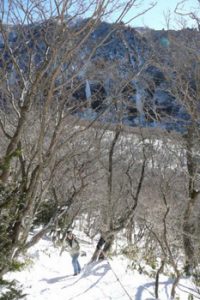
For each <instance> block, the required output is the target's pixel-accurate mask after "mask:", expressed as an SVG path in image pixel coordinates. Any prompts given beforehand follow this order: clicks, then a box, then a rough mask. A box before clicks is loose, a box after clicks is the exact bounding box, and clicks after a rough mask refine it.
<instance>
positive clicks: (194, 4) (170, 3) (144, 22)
mask: <svg viewBox="0 0 200 300" xmlns="http://www.w3.org/2000/svg"><path fill="white" fill-rule="evenodd" d="M21 1H22V2H24V3H26V1H27V0H21ZM84 1H85V2H87V0H84ZM116 1H117V0H116ZM119 1H120V0H119ZM126 1H127V3H128V0H126ZM126 1H124V3H126ZM181 1H183V0H137V1H136V3H141V6H140V7H139V8H138V9H136V8H132V9H131V10H130V12H129V14H128V15H127V18H125V19H124V21H127V20H128V19H131V18H132V17H133V16H135V15H136V14H137V13H140V12H141V11H143V10H145V9H146V8H147V7H148V6H149V4H150V3H151V2H157V4H156V6H155V7H154V8H153V9H151V10H150V11H148V12H147V13H145V14H144V15H142V16H140V17H138V18H137V19H135V20H134V21H132V22H131V23H130V25H132V26H134V27H136V26H142V27H144V26H147V27H150V28H153V29H162V28H166V23H165V18H164V12H167V11H168V10H170V11H171V13H172V18H171V23H170V28H173V29H178V26H177V23H176V22H175V19H174V18H175V15H174V9H175V7H176V5H177V3H179V2H181ZM3 3H4V8H7V6H8V0H0V10H1V5H2V4H3ZM45 3H50V0H49V1H48V0H45ZM197 8H198V10H199V13H200V4H198V0H184V7H183V9H184V11H185V12H189V11H197ZM86 14H87V13H86ZM117 15H118V14H117V13H114V14H113V20H112V18H110V17H109V18H108V19H107V21H108V22H112V21H114V19H116V16H117ZM187 26H188V27H191V26H192V23H191V22H188V24H187Z"/></svg>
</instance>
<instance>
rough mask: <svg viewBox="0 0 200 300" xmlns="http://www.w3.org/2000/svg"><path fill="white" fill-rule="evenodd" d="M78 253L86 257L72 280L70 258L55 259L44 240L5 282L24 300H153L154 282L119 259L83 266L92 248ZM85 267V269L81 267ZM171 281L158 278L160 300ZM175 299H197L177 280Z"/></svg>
mask: <svg viewBox="0 0 200 300" xmlns="http://www.w3.org/2000/svg"><path fill="white" fill-rule="evenodd" d="M82 250H84V251H86V252H87V256H82V257H80V258H79V262H80V264H81V266H82V268H83V270H82V271H81V273H80V274H79V275H78V276H73V275H72V274H73V268H72V264H71V257H70V256H69V254H68V253H67V252H64V253H63V254H62V256H60V255H59V252H60V249H59V248H55V247H54V246H53V244H52V242H51V241H49V240H48V239H47V238H46V239H43V240H41V241H40V242H39V243H38V244H37V245H35V246H34V247H32V248H31V249H30V250H29V253H28V255H27V260H28V261H29V262H31V263H29V264H28V266H27V267H26V268H25V269H24V270H23V271H21V272H15V273H8V274H6V276H5V279H8V280H12V279H16V280H17V281H18V282H19V283H20V285H22V286H23V292H24V293H25V294H26V295H27V296H26V297H25V300H55V299H58V300H130V299H132V300H155V297H154V285H155V280H154V279H153V278H149V277H148V276H145V275H144V274H139V273H138V272H134V273H133V271H131V270H127V261H126V260H125V259H121V260H120V258H119V257H117V258H114V259H113V260H112V261H111V260H109V262H108V261H107V260H104V261H101V262H98V263H93V264H89V265H87V263H88V261H89V259H90V258H91V256H92V252H93V250H94V245H91V244H85V245H83V246H82ZM84 265H85V267H84ZM171 284H172V280H169V279H168V278H166V277H164V276H162V277H161V280H160V285H159V295H160V300H168V299H170V291H171ZM177 292H178V294H179V297H180V298H179V299H181V300H188V293H189V292H192V294H193V295H195V296H196V297H194V298H193V299H194V300H196V299H200V296H199V293H197V290H196V289H195V287H194V285H193V284H192V282H191V281H190V280H188V279H181V282H180V284H179V287H178V289H177Z"/></svg>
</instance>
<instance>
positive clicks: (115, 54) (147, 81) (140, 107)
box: [0, 19, 200, 132]
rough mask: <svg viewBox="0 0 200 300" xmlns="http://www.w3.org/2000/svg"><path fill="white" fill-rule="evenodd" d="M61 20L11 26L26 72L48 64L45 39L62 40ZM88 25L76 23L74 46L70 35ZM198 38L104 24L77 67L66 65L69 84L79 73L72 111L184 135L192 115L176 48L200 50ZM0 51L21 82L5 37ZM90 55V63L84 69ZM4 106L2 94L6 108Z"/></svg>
mask: <svg viewBox="0 0 200 300" xmlns="http://www.w3.org/2000/svg"><path fill="white" fill-rule="evenodd" d="M56 22H57V21H56V19H52V20H47V21H46V22H44V23H40V24H33V25H31V26H24V27H23V28H19V27H18V26H7V29H6V30H7V34H8V44H9V45H10V47H11V48H12V51H13V53H14V55H15V57H16V58H17V60H18V63H19V66H20V68H21V69H23V70H24V73H26V72H29V67H30V60H31V63H33V64H34V66H35V68H36V69H37V68H38V67H39V66H40V65H41V64H42V63H43V62H44V60H45V55H46V51H47V44H48V43H46V42H45V41H46V40H47V41H48V40H49V41H50V40H51V39H53V40H56V26H58V25H57V23H56ZM86 22H89V20H87V19H86V20H79V21H78V22H76V23H73V24H70V29H69V30H68V31H67V32H66V36H65V38H66V40H69V42H70V36H71V35H70V32H73V31H74V32H76V31H79V30H81V28H82V27H83V25H84V24H85V23H86ZM68 26H69V24H68ZM197 40H200V39H199V32H198V31H195V30H190V29H185V30H181V31H165V30H161V31H155V30H150V29H143V28H136V29H134V28H131V27H129V26H128V27H127V26H124V25H123V24H121V25H120V26H118V27H116V26H115V25H114V24H109V23H106V22H101V23H100V24H99V25H98V26H97V28H96V29H95V30H94V31H92V32H91V33H90V35H89V38H88V39H87V40H86V42H85V43H83V45H82V46H81V49H80V50H79V51H78V52H77V55H76V61H73V64H72V65H71V69H70V70H69V69H67V65H66V70H64V72H65V74H66V80H68V79H69V78H70V76H72V74H73V73H74V72H75V71H74V70H76V71H77V76H76V78H75V80H74V84H75V85H76V86H75V88H74V89H73V91H72V93H71V100H70V104H68V108H69V109H71V113H72V114H76V115H78V116H79V117H81V118H84V119H90V120H91V119H95V118H96V117H98V119H99V121H102V122H105V121H106V122H113V123H118V122H121V123H123V124H125V125H128V126H134V127H135V126H142V127H160V128H164V129H167V130H177V131H181V132H184V131H185V126H187V124H188V122H189V120H190V116H189V114H188V112H187V110H186V108H185V107H184V106H183V105H182V104H181V102H180V99H179V98H178V96H177V95H176V94H175V93H173V86H172V82H173V80H176V74H175V71H174V67H173V59H172V56H173V53H174V51H176V45H177V47H178V46H179V47H181V43H182V42H183V41H184V42H185V41H186V42H187V43H189V44H192V45H193V49H196V48H195V47H196V45H197V44H198V43H197V44H195V43H193V41H195V42H196V41H197ZM171 41H173V45H172V43H171ZM94 49H95V51H94ZM0 50H1V54H0V68H1V69H5V67H6V68H7V70H8V72H9V73H10V81H13V84H16V76H17V75H16V74H15V72H14V71H13V64H12V62H11V60H10V54H9V51H8V49H7V46H6V45H5V43H4V41H3V36H2V34H0ZM180 50H181V48H180ZM62 51H63V50H62ZM60 55H62V53H60ZM90 56H91V59H90V60H88V64H86V65H85V66H84V67H83V68H81V64H82V65H83V61H86V60H87V59H88V58H89V57H90ZM30 57H31V58H30ZM57 61H58V63H59V58H58V59H57ZM72 69H73V70H72ZM78 70H80V71H78ZM11 74H12V75H11ZM194 80H195V79H194V78H191V79H190V84H191V86H192V85H193V88H194V90H195V82H194ZM70 88H71V86H69V87H68V89H70ZM4 102H6V101H5V99H4V97H3V96H1V107H3V106H5V105H4V104H5V103H4ZM3 103H4V104H3Z"/></svg>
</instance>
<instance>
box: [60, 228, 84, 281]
mask: <svg viewBox="0 0 200 300" xmlns="http://www.w3.org/2000/svg"><path fill="white" fill-rule="evenodd" d="M64 249H66V250H67V251H69V254H70V255H71V257H72V266H73V268H74V276H76V275H78V274H79V273H80V272H81V267H80V264H79V261H78V257H79V254H80V251H79V250H80V245H79V242H78V241H77V239H76V236H75V235H74V234H73V233H72V231H71V230H68V231H67V235H66V238H65V239H64V244H63V247H62V249H61V254H62V252H63V250H64Z"/></svg>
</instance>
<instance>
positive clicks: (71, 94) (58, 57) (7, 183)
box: [0, 0, 136, 275]
mask: <svg viewBox="0 0 200 300" xmlns="http://www.w3.org/2000/svg"><path fill="white" fill-rule="evenodd" d="M135 4H136V1H134V0H132V1H129V2H128V3H125V4H124V3H123V2H121V1H120V2H118V1H113V0H108V1H84V0H83V1H78V2H77V3H76V4H75V5H74V3H73V2H71V1H65V0H64V1H61V2H58V1H43V2H42V3H39V2H35V1H29V2H24V1H15V0H12V1H9V3H8V5H6V6H5V5H4V2H1V4H0V44H1V54H0V74H1V78H2V79H3V80H2V81H1V83H0V100H1V103H0V105H1V110H0V128H1V132H0V134H1V141H2V143H1V158H0V170H1V172H0V181H1V203H0V206H1V219H2V220H4V222H3V225H2V229H1V231H2V234H3V235H2V234H1V235H2V236H4V237H3V238H2V240H1V249H3V248H4V249H5V251H6V257H7V261H8V262H9V263H6V264H4V263H2V264H1V272H0V274H1V275H2V274H3V273H4V272H5V271H6V270H7V269H8V268H9V266H8V265H10V263H11V262H12V259H14V257H15V256H16V255H17V254H18V253H19V251H20V249H23V246H24V244H25V243H26V239H27V236H28V232H29V230H30V228H31V226H32V223H33V220H34V217H35V214H36V213H37V212H38V210H39V208H40V204H41V203H42V201H43V199H45V195H46V194H47V192H48V191H49V189H50V186H51V184H52V183H54V184H55V179H54V177H55V175H56V172H57V168H59V167H60V166H62V168H63V174H64V173H65V171H66V170H67V168H68V167H69V168H70V165H69V162H68V161H69V159H70V157H71V151H70V150H69V147H68V146H69V145H70V142H71V140H72V139H73V138H74V137H76V138H77V139H78V138H81V133H82V130H81V129H80V126H79V123H78V121H77V120H78V119H77V118H71V116H70V115H71V113H74V112H77V111H80V110H81V109H82V108H83V109H84V108H85V107H86V106H87V104H86V103H87V102H85V103H83V101H77V100H76V97H75V94H76V92H77V91H78V90H79V88H80V86H81V85H82V84H83V82H85V78H84V74H85V73H86V70H87V66H88V64H89V62H90V61H91V59H92V57H93V55H94V53H95V51H96V50H97V49H98V48H99V47H100V46H101V45H102V44H103V43H104V42H105V41H106V40H107V38H108V37H109V36H110V34H111V33H112V32H114V31H115V30H116V28H118V25H117V24H118V23H119V24H120V21H121V20H122V18H123V17H124V16H125V15H126V13H127V12H128V11H129V10H130V8H131V7H132V6H134V5H135ZM114 10H118V11H119V14H118V16H117V18H116V20H115V21H116V22H115V25H113V28H112V30H110V31H109V32H108V33H106V35H104V36H103V37H102V39H100V40H99V41H98V44H95V45H94V44H93V43H92V39H91V36H92V33H93V32H94V31H95V28H97V26H98V25H99V24H100V22H101V21H102V20H104V19H105V18H106V17H107V16H108V15H110V14H111V13H112V12H113V11H114ZM89 12H90V14H89V16H88V13H89ZM84 17H87V19H84ZM119 26H121V25H119ZM97 117H98V115H97ZM93 122H94V120H93ZM77 125H78V126H77ZM88 127H90V125H88ZM86 129H87V126H84V129H83V132H84V131H85V130H86ZM76 150H77V149H76ZM78 152H79V151H76V153H74V160H76V161H77V157H78V155H79V154H80V153H78ZM75 157H76V158H75ZM64 163H65V164H64ZM83 163H84V161H83ZM63 166H64V167H63ZM79 171H80V166H77V169H76V171H75V174H74V176H79V175H80V174H78V173H79ZM77 174H78V175H77ZM71 178H72V177H71ZM78 178H79V180H80V182H81V185H80V186H79V187H77V186H76V187H75V189H74V193H76V192H77V191H79V190H81V191H82V188H85V184H84V182H83V181H82V180H84V178H83V177H82V175H80V176H79V177H78ZM72 186H73V184H72ZM66 201H69V199H67V200H66ZM57 217H58V218H59V215H58V216H57ZM43 232H45V231H43ZM41 235H42V234H40V235H39V236H41ZM4 254H5V253H4ZM4 254H3V255H4ZM4 258H5V256H3V257H2V259H1V261H3V260H4Z"/></svg>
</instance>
